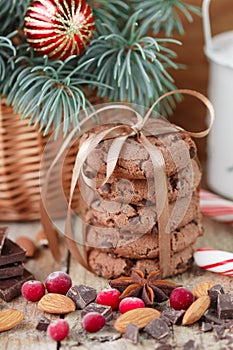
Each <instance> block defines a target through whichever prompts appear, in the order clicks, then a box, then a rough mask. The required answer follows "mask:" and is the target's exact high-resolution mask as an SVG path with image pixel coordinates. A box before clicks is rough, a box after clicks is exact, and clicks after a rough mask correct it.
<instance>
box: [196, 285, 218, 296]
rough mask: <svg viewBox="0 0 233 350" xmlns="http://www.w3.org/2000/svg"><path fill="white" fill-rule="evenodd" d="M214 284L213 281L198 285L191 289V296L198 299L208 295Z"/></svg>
mask: <svg viewBox="0 0 233 350" xmlns="http://www.w3.org/2000/svg"><path fill="white" fill-rule="evenodd" d="M215 284H216V282H213V281H205V282H202V283H199V284H197V285H196V286H195V287H194V288H193V295H194V296H195V297H196V298H200V297H202V296H204V295H208V289H210V288H212V287H213V286H214V285H215Z"/></svg>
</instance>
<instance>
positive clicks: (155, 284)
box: [109, 269, 180, 306]
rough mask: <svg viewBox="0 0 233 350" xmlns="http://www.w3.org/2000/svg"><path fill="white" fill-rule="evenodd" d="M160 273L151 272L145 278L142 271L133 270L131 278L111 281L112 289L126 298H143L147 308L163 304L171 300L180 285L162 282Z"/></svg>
mask: <svg viewBox="0 0 233 350" xmlns="http://www.w3.org/2000/svg"><path fill="white" fill-rule="evenodd" d="M159 278H160V271H154V272H151V273H150V274H149V275H148V277H147V278H145V276H144V274H143V272H142V271H140V270H137V269H133V270H132V273H131V276H130V277H119V278H116V279H114V280H111V281H109V284H110V286H111V287H112V288H116V289H118V290H119V291H120V292H121V293H122V294H121V296H120V298H121V299H123V298H126V297H138V298H141V299H142V300H143V301H144V303H145V305H146V306H153V304H154V302H157V303H161V302H162V301H165V300H167V299H168V298H169V296H170V294H171V292H172V290H173V289H175V288H177V287H179V286H180V285H178V284H176V283H173V282H170V281H167V280H162V279H159Z"/></svg>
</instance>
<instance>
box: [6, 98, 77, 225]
mask: <svg viewBox="0 0 233 350" xmlns="http://www.w3.org/2000/svg"><path fill="white" fill-rule="evenodd" d="M49 137H50V135H48V136H46V137H43V135H42V133H40V132H39V130H38V129H37V128H35V127H32V126H28V120H22V118H21V115H19V114H15V113H14V112H13V109H12V108H11V107H8V106H6V104H5V102H4V100H2V101H1V104H0V221H31V220H39V219H40V184H41V182H42V181H43V179H42V178H40V177H39V176H40V167H41V159H42V154H43V150H44V147H45V145H46V143H47V141H48V139H49ZM76 152H77V149H76V150H74V149H72V150H70V152H69V154H68V156H67V157H66V159H65V167H64V171H63V187H64V192H65V193H67V195H68V193H69V187H70V179H71V171H70V169H71V168H72V164H73V162H74V160H75V154H76Z"/></svg>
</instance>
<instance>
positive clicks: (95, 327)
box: [82, 312, 105, 333]
mask: <svg viewBox="0 0 233 350" xmlns="http://www.w3.org/2000/svg"><path fill="white" fill-rule="evenodd" d="M104 325H105V318H104V316H103V315H101V314H99V313H98V312H89V313H88V314H86V315H85V316H84V317H83V319H82V326H83V328H84V329H85V330H86V331H87V332H90V333H94V332H98V331H99V330H100V329H101V328H103V326H104Z"/></svg>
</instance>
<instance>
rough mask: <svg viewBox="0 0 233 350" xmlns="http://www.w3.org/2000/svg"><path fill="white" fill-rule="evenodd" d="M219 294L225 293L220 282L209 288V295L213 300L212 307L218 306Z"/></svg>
mask: <svg viewBox="0 0 233 350" xmlns="http://www.w3.org/2000/svg"><path fill="white" fill-rule="evenodd" d="M219 294H224V290H223V287H222V286H221V285H220V284H216V285H215V286H213V287H212V288H210V289H209V290H208V295H209V297H210V300H211V304H210V306H211V307H212V308H217V300H218V295H219Z"/></svg>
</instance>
